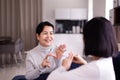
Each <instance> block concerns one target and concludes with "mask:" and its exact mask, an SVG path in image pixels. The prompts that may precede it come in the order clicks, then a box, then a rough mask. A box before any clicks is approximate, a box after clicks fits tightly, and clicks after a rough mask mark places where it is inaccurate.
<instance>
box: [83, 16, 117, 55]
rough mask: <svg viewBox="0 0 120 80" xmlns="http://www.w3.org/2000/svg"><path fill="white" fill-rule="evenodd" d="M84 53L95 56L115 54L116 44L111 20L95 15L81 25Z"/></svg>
mask: <svg viewBox="0 0 120 80" xmlns="http://www.w3.org/2000/svg"><path fill="white" fill-rule="evenodd" d="M83 38H84V43H85V47H84V52H85V55H86V56H88V55H93V56H97V57H109V56H113V57H114V56H116V55H117V54H118V45H117V41H116V36H115V32H114V29H113V26H112V24H111V22H110V21H109V20H107V19H105V18H104V17H95V18H93V19H91V20H90V21H88V22H87V23H86V24H85V26H84V27H83Z"/></svg>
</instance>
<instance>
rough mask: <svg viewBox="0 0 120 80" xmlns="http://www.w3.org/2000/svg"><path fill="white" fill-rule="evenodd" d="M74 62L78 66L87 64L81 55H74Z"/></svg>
mask: <svg viewBox="0 0 120 80" xmlns="http://www.w3.org/2000/svg"><path fill="white" fill-rule="evenodd" d="M73 62H74V63H77V64H86V63H87V61H86V60H85V59H83V58H82V57H81V56H80V55H74V57H73Z"/></svg>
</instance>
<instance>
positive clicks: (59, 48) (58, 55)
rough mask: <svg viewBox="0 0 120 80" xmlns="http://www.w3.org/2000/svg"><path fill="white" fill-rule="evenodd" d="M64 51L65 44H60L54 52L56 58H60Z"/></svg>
mask: <svg viewBox="0 0 120 80" xmlns="http://www.w3.org/2000/svg"><path fill="white" fill-rule="evenodd" d="M65 51H66V45H65V44H61V45H60V46H59V47H58V48H57V49H56V51H55V52H56V58H57V59H60V58H61V57H62V55H63V53H64V52H65Z"/></svg>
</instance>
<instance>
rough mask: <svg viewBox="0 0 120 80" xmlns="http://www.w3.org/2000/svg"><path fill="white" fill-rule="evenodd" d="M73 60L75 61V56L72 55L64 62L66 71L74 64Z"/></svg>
mask: <svg viewBox="0 0 120 80" xmlns="http://www.w3.org/2000/svg"><path fill="white" fill-rule="evenodd" d="M72 60H73V54H72V53H70V54H69V56H68V57H66V58H65V59H64V60H63V61H62V66H63V67H65V68H66V70H68V69H69V68H70V66H71V64H72Z"/></svg>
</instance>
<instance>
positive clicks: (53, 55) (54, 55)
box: [45, 53, 57, 59]
mask: <svg viewBox="0 0 120 80" xmlns="http://www.w3.org/2000/svg"><path fill="white" fill-rule="evenodd" d="M49 56H52V57H54V58H56V57H57V56H56V54H52V53H49V54H48V55H47V56H46V57H45V59H48V57H49Z"/></svg>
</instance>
